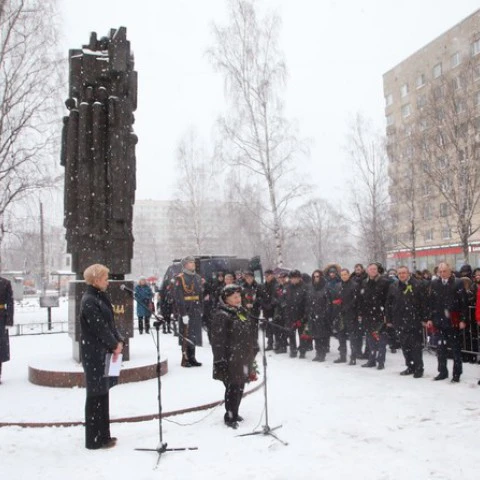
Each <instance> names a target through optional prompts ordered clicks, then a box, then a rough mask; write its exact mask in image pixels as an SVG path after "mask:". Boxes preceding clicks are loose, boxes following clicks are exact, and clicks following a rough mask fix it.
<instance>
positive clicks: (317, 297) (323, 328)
mask: <svg viewBox="0 0 480 480" xmlns="http://www.w3.org/2000/svg"><path fill="white" fill-rule="evenodd" d="M326 285H327V284H326V282H325V278H324V276H323V272H322V271H321V270H315V271H314V272H313V273H312V290H311V294H310V301H311V303H310V308H309V312H310V322H309V327H310V333H311V335H312V337H313V338H314V340H315V352H316V355H315V357H314V358H313V360H312V361H313V362H324V361H325V356H326V354H327V351H328V344H329V341H330V335H331V334H332V331H331V315H332V302H331V298H330V294H329V292H328V290H327V288H326Z"/></svg>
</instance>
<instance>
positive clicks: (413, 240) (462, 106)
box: [383, 10, 480, 269]
mask: <svg viewBox="0 0 480 480" xmlns="http://www.w3.org/2000/svg"><path fill="white" fill-rule="evenodd" d="M383 86H384V96H385V116H386V124H387V126H386V133H387V152H388V157H389V178H390V187H389V192H390V201H391V206H390V212H391V231H392V234H391V236H390V245H389V251H388V264H389V266H395V265H400V264H408V265H410V267H412V266H415V267H416V268H417V269H423V268H429V269H431V268H433V267H434V266H435V265H437V264H438V263H439V262H440V261H448V262H449V263H450V264H451V265H452V266H453V267H458V266H459V265H461V264H462V263H463V262H464V261H465V256H466V255H465V253H464V252H465V249H468V257H469V262H470V263H471V264H472V265H473V266H480V201H479V200H480V10H477V11H476V12H474V13H472V14H471V15H470V16H469V17H467V18H466V19H464V20H463V21H461V22H460V23H458V24H457V25H455V26H453V27H452V28H451V29H449V30H448V31H446V32H445V33H443V34H442V35H440V36H439V37H437V38H436V39H434V40H433V41H431V42H430V43H428V44H427V45H425V46H424V47H423V48H421V49H420V50H418V51H416V52H415V53H413V54H412V55H411V56H409V57H408V58H406V59H405V60H403V61H402V62H401V63H399V64H398V65H396V66H395V67H394V68H392V69H391V70H389V71H388V72H386V73H385V74H384V76H383ZM467 231H468V233H466V232H467ZM467 238H468V240H467ZM467 241H468V246H467Z"/></svg>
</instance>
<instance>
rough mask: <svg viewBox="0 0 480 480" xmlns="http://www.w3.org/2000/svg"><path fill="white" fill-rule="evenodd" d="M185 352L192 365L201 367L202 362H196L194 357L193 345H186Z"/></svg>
mask: <svg viewBox="0 0 480 480" xmlns="http://www.w3.org/2000/svg"><path fill="white" fill-rule="evenodd" d="M187 352H188V361H189V363H190V365H191V366H192V367H201V366H202V364H201V363H200V362H197V359H196V358H195V347H192V346H191V345H190V346H189V347H187Z"/></svg>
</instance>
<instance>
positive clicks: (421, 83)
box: [415, 73, 426, 88]
mask: <svg viewBox="0 0 480 480" xmlns="http://www.w3.org/2000/svg"><path fill="white" fill-rule="evenodd" d="M425 82H426V79H425V74H424V73H421V74H420V75H419V76H418V77H417V80H416V81H415V85H416V86H417V88H422V87H423V86H424V85H425Z"/></svg>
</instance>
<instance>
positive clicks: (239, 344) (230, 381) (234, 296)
mask: <svg viewBox="0 0 480 480" xmlns="http://www.w3.org/2000/svg"><path fill="white" fill-rule="evenodd" d="M241 292H242V288H241V287H240V286H238V285H227V286H226V287H224V289H223V291H222V295H221V298H220V302H219V305H218V307H217V309H216V310H215V311H214V313H213V316H212V329H211V339H210V341H211V345H212V352H213V378H214V379H215V380H220V381H221V382H223V383H224V385H225V415H224V421H225V425H227V427H230V428H238V422H241V421H242V420H243V418H242V417H241V416H240V415H239V414H238V410H239V407H240V402H241V401H242V395H243V390H244V388H245V383H246V382H247V381H250V380H253V379H255V378H254V377H256V371H255V367H254V360H255V355H256V354H257V353H258V341H257V336H256V332H257V321H256V320H255V319H254V318H252V317H250V316H249V314H248V312H247V311H246V310H245V309H244V308H243V307H242V293H241Z"/></svg>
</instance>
